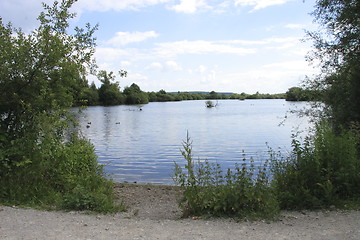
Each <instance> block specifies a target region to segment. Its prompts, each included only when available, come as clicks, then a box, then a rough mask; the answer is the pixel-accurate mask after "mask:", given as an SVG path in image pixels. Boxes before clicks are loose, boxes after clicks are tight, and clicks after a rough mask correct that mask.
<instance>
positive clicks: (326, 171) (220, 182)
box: [174, 122, 360, 218]
mask: <svg viewBox="0 0 360 240" xmlns="http://www.w3.org/2000/svg"><path fill="white" fill-rule="evenodd" d="M358 139H359V135H358V133H357V134H356V133H354V132H352V131H349V130H342V131H341V133H340V134H338V133H337V134H335V133H334V132H333V130H332V128H331V127H330V126H329V125H328V124H327V123H326V122H321V123H320V124H319V125H318V126H317V129H316V133H315V137H313V138H306V139H305V141H304V142H303V143H300V141H299V140H296V139H293V142H292V147H293V149H292V152H291V153H290V154H289V155H283V154H280V153H276V152H274V151H271V150H270V151H269V157H268V159H267V160H266V161H264V163H263V165H262V166H255V165H254V161H253V160H252V159H251V158H250V160H248V159H246V156H245V155H244V156H243V161H242V162H241V163H237V164H236V165H235V167H234V169H228V170H227V171H226V172H224V171H223V170H222V168H221V165H220V164H217V163H210V162H208V161H207V160H205V161H201V160H197V161H195V160H194V159H193V155H192V142H191V140H190V138H189V136H188V135H187V138H186V140H185V141H184V142H183V150H181V153H182V155H183V157H184V159H185V160H186V161H185V166H184V168H183V167H181V166H180V165H179V164H177V163H175V170H174V182H175V183H176V184H177V185H179V186H180V187H181V188H182V190H183V196H182V198H181V199H180V201H179V205H180V207H181V208H182V210H183V215H184V216H190V215H211V216H234V217H241V218H242V217H256V218H258V217H260V218H273V217H275V216H276V215H277V214H278V213H279V210H281V209H316V208H327V207H330V206H332V205H334V206H342V205H343V204H344V202H346V201H349V200H350V201H355V202H357V201H359V199H360V159H359V152H358V146H359V145H358V144H359V142H358Z"/></svg>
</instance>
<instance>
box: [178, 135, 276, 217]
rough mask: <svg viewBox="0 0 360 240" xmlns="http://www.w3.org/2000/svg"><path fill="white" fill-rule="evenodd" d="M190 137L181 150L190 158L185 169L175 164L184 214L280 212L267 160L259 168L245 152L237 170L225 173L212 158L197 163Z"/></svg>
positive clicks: (240, 215)
mask: <svg viewBox="0 0 360 240" xmlns="http://www.w3.org/2000/svg"><path fill="white" fill-rule="evenodd" d="M191 144H192V142H191V141H190V138H189V136H187V139H186V141H184V142H183V149H184V150H182V151H181V153H182V155H183V157H184V158H185V159H186V165H185V169H184V170H183V169H182V168H181V167H180V166H179V165H178V164H177V163H175V171H174V173H175V174H174V181H175V183H176V184H177V185H180V187H181V188H182V190H183V198H182V199H181V200H180V202H179V206H180V207H181V208H182V210H183V215H184V217H186V216H189V215H213V216H224V215H226V216H234V217H240V218H243V217H254V218H258V217H261V218H273V217H274V216H275V215H276V214H277V213H278V203H277V200H276V198H275V195H274V194H273V191H272V188H271V187H270V184H269V179H268V167H267V163H265V164H264V165H263V166H260V167H255V165H254V162H253V160H250V164H249V163H247V160H246V158H245V155H244V159H243V163H242V164H241V165H239V164H238V165H236V166H235V170H234V171H231V170H230V169H228V170H227V172H226V173H224V172H223V170H222V169H221V166H220V165H219V164H215V163H209V162H208V161H204V162H201V161H200V160H199V161H197V162H195V161H194V160H193V157H192V146H191Z"/></svg>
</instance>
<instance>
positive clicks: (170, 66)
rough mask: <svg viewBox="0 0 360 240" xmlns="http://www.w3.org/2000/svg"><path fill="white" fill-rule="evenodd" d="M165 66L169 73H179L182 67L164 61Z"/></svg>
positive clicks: (173, 62) (175, 63)
mask: <svg viewBox="0 0 360 240" xmlns="http://www.w3.org/2000/svg"><path fill="white" fill-rule="evenodd" d="M165 66H166V69H167V70H170V71H180V70H181V69H182V67H181V66H180V65H179V64H178V63H177V62H175V61H166V62H165Z"/></svg>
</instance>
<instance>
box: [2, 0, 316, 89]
mask: <svg viewBox="0 0 360 240" xmlns="http://www.w3.org/2000/svg"><path fill="white" fill-rule="evenodd" d="M45 2H46V3H52V2H53V1H52V0H45ZM314 4H315V0H306V1H304V2H303V1H302V0H225V1H220V0H79V1H78V2H77V3H76V4H75V5H74V7H73V8H72V10H73V11H75V12H77V13H78V15H77V17H76V19H74V20H73V21H72V23H71V24H72V25H74V26H75V25H78V26H84V25H85V23H87V22H89V23H91V24H93V25H95V24H97V23H98V24H99V30H98V31H97V33H96V37H97V44H98V46H97V49H96V54H95V58H96V60H97V63H98V65H99V67H100V69H104V70H107V71H114V72H118V71H119V70H120V69H125V70H127V71H128V77H127V78H120V77H117V79H116V80H118V81H119V82H120V86H121V87H122V88H123V87H125V86H129V85H131V83H133V82H134V83H136V84H138V85H139V86H140V88H141V89H142V90H144V91H159V90H160V89H164V90H165V91H167V92H172V91H212V90H214V91H217V92H224V91H227V92H237V93H241V92H246V93H255V92H257V91H259V92H261V93H279V92H285V91H286V90H287V89H288V88H290V87H292V86H297V85H299V84H300V82H301V81H302V80H303V79H304V77H305V76H306V75H308V76H311V75H312V74H314V73H315V72H316V71H315V69H313V67H311V66H309V64H308V63H307V62H306V61H305V55H306V53H307V52H308V51H309V50H310V49H311V43H310V42H305V43H304V42H301V41H300V40H301V39H303V38H304V37H305V32H304V29H306V30H314V29H316V26H315V25H314V24H313V23H312V20H313V18H312V16H310V15H309V13H310V12H311V11H313V7H314ZM41 10H42V7H41V1H38V0H0V16H1V17H2V18H3V21H4V22H8V21H11V22H12V23H13V24H14V26H16V27H22V28H23V29H24V31H30V30H32V29H33V28H34V27H35V26H36V20H35V19H36V17H37V16H38V14H39V12H40V11H41ZM89 79H90V81H95V83H96V84H97V85H100V83H99V82H98V81H97V80H96V78H94V77H92V76H90V77H89Z"/></svg>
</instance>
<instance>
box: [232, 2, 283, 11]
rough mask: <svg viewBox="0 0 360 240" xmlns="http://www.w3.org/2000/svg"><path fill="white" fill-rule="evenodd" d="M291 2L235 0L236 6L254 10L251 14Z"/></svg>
mask: <svg viewBox="0 0 360 240" xmlns="http://www.w3.org/2000/svg"><path fill="white" fill-rule="evenodd" d="M288 1H289V0H235V6H251V7H253V9H252V10H251V11H250V12H255V11H257V10H260V9H263V8H267V7H270V6H274V5H282V4H285V3H287V2H288Z"/></svg>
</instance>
